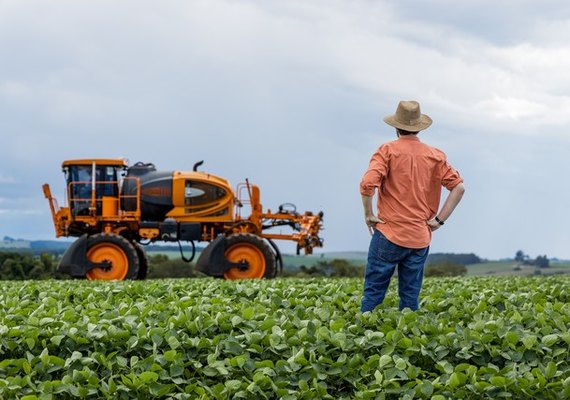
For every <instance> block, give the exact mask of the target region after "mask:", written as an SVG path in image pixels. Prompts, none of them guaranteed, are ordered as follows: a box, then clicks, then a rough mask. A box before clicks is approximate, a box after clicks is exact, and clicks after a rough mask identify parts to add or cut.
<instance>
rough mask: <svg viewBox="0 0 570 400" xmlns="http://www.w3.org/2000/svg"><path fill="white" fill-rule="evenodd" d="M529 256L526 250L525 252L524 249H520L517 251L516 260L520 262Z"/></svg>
mask: <svg viewBox="0 0 570 400" xmlns="http://www.w3.org/2000/svg"><path fill="white" fill-rule="evenodd" d="M527 257H528V256H527V255H526V254H524V252H523V251H522V250H518V251H517V252H516V253H515V261H518V262H520V263H522V262H523V261H524V260H526V259H527Z"/></svg>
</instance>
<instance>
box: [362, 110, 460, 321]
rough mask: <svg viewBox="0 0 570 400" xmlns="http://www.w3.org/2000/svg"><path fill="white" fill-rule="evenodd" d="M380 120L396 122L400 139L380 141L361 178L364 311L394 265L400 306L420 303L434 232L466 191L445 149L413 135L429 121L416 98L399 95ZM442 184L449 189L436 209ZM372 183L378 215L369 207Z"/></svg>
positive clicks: (378, 299) (378, 298) (378, 297)
mask: <svg viewBox="0 0 570 400" xmlns="http://www.w3.org/2000/svg"><path fill="white" fill-rule="evenodd" d="M384 122H386V123H387V124H388V125H390V126H393V127H394V128H396V135H397V137H398V139H397V140H394V141H391V142H388V143H385V144H383V145H382V146H380V148H379V149H378V150H377V151H376V153H374V155H373V156H372V159H371V160H370V165H369V167H368V170H367V171H366V173H365V174H364V176H363V178H362V181H361V182H360V193H361V195H362V205H363V207H364V219H365V222H366V225H368V229H369V230H370V233H371V234H372V240H371V242H370V248H369V251H368V263H367V265H366V275H365V278H364V295H363V297H362V305H361V311H362V312H366V311H372V310H373V309H374V308H375V307H376V306H377V305H379V304H381V303H382V301H383V300H384V296H385V295H386V291H387V290H388V285H389V284H390V277H391V276H392V274H393V273H394V270H395V269H396V267H398V293H399V295H400V309H403V308H406V307H409V308H410V309H412V310H417V309H418V307H419V295H420V290H421V287H422V281H423V270H424V264H425V262H426V259H427V256H428V251H429V244H430V242H431V236H432V232H433V231H436V230H437V229H439V228H440V227H441V226H442V225H443V224H444V223H445V221H447V219H448V218H449V217H450V216H451V213H452V212H453V210H454V209H455V207H456V206H457V204H459V201H460V200H461V197H462V196H463V193H464V191H465V188H464V186H463V179H462V178H461V176H460V175H459V173H458V172H457V171H456V170H455V169H454V168H453V167H452V166H451V165H450V164H449V163H448V162H447V158H446V155H445V153H444V152H442V151H441V150H438V149H436V148H434V147H430V146H428V145H426V144H424V143H422V142H421V141H420V140H419V138H418V137H417V135H418V133H419V132H420V131H422V130H424V129H426V128H428V127H429V126H430V125H431V123H432V120H431V118H430V117H428V116H427V115H425V114H422V113H421V111H420V105H419V103H418V102H417V101H401V102H400V103H399V104H398V108H397V109H396V113H395V114H394V115H390V116H388V117H386V118H384ZM442 186H443V187H445V188H446V189H448V190H449V191H450V192H449V195H448V196H447V199H446V200H445V202H444V204H443V207H442V208H441V210H439V204H440V196H441V187H442ZM376 189H378V207H377V210H378V213H377V216H375V215H374V212H373V210H372V198H373V196H374V192H375V190H376Z"/></svg>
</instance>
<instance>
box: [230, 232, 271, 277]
mask: <svg viewBox="0 0 570 400" xmlns="http://www.w3.org/2000/svg"><path fill="white" fill-rule="evenodd" d="M224 256H225V257H226V259H227V260H228V261H230V262H247V263H248V264H249V266H248V268H247V269H244V270H242V269H240V268H237V267H235V268H230V269H228V270H227V271H226V272H224V278H226V279H254V278H273V277H274V276H275V256H274V255H273V253H272V251H271V248H270V247H269V245H268V244H267V243H265V242H264V241H263V239H261V238H260V237H259V236H256V235H252V234H250V233H238V234H235V235H230V236H228V238H227V243H226V251H225V252H224Z"/></svg>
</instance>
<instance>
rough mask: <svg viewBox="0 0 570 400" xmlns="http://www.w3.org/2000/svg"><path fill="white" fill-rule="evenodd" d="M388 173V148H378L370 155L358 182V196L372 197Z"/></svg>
mask: <svg viewBox="0 0 570 400" xmlns="http://www.w3.org/2000/svg"><path fill="white" fill-rule="evenodd" d="M387 172H388V148H387V146H380V148H379V149H378V150H377V151H376V152H375V153H374V154H373V155H372V158H371V159H370V164H369V165H368V169H367V170H366V172H365V173H364V176H363V177H362V180H361V181H360V194H361V195H363V196H374V190H375V189H376V188H377V187H380V186H381V185H382V181H383V180H384V177H385V176H386V174H387Z"/></svg>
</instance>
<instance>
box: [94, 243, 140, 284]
mask: <svg viewBox="0 0 570 400" xmlns="http://www.w3.org/2000/svg"><path fill="white" fill-rule="evenodd" d="M86 256H87V258H88V259H89V260H90V261H91V262H104V261H107V262H110V263H111V267H110V268H93V269H92V270H90V271H88V272H87V273H86V277H87V279H91V280H125V279H136V278H137V275H138V273H139V257H138V255H137V251H136V250H135V247H134V246H133V245H132V244H131V243H130V242H129V241H128V240H127V239H125V238H124V237H122V236H119V235H117V234H114V233H98V234H96V235H93V236H90V237H89V238H88V239H87V255H86Z"/></svg>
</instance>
